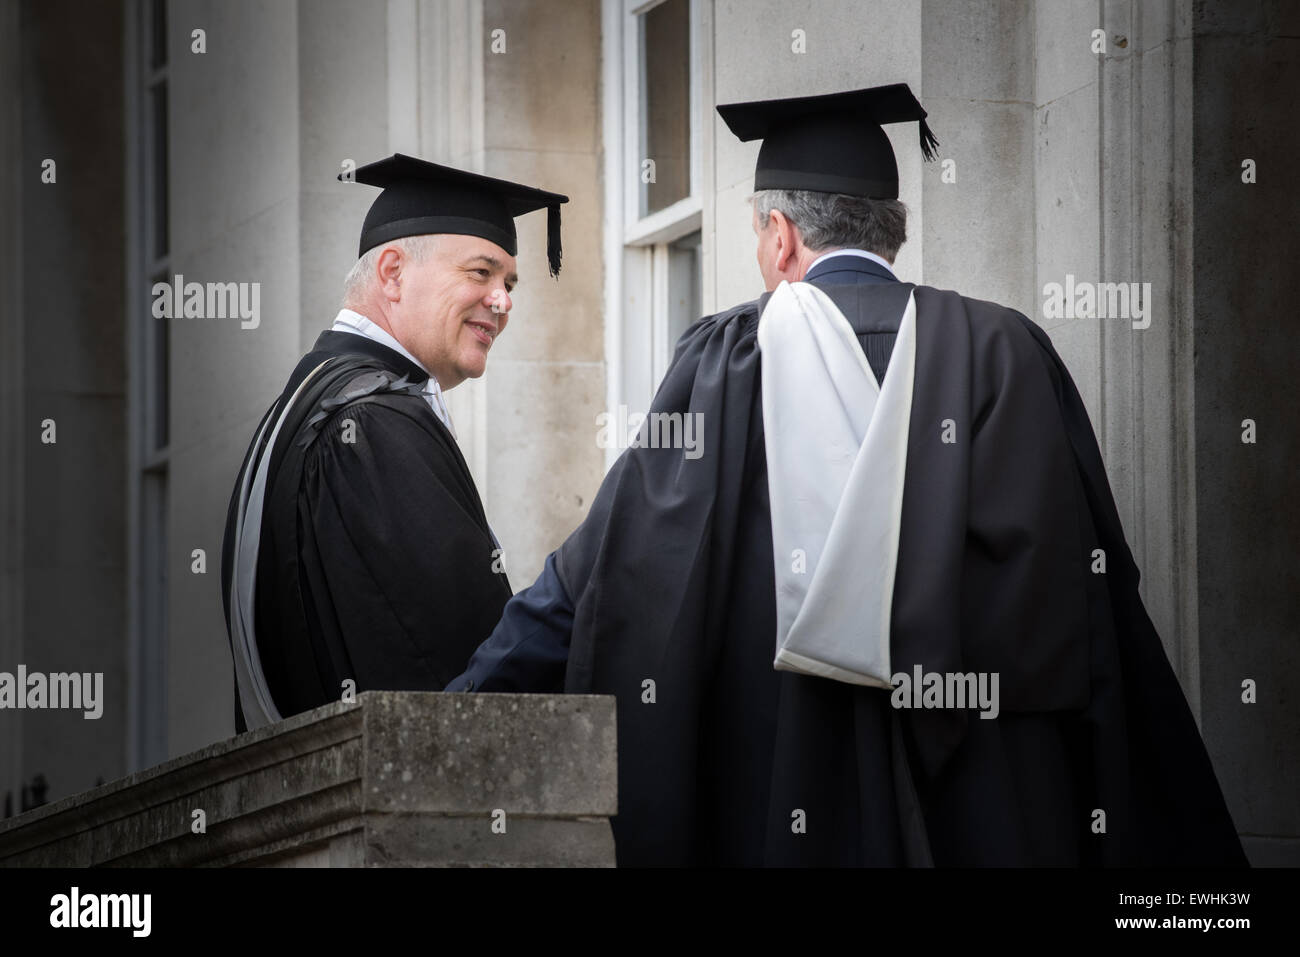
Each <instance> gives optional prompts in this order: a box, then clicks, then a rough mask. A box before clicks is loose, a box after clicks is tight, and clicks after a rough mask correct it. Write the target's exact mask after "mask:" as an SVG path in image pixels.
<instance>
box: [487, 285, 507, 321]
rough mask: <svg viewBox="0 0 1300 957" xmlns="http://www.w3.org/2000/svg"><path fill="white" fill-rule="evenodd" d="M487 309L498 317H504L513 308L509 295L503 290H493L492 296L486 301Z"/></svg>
mask: <svg viewBox="0 0 1300 957" xmlns="http://www.w3.org/2000/svg"><path fill="white" fill-rule="evenodd" d="M487 304H488V308H489V309H491V310H492V311H493V312H494V313H496V314H498V315H505V314H506V313H508V312H509V311H510V310H511V308H512V307H513V306H514V303H513V302H512V301H511V299H510V293H508V292H506V291H505V288H504V287H502V288H499V289H494V290H493V291H492V295H490V296H488V299H487Z"/></svg>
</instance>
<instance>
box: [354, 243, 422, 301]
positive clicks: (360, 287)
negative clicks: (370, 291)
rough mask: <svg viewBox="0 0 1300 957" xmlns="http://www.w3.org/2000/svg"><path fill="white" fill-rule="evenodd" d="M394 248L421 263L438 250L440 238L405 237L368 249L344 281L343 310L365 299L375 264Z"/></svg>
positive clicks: (414, 261)
mask: <svg viewBox="0 0 1300 957" xmlns="http://www.w3.org/2000/svg"><path fill="white" fill-rule="evenodd" d="M394 246H396V247H397V248H398V249H400V250H401V251H402V253H403V255H405V256H406V258H407V259H408V260H410V261H411V262H413V263H421V262H424V261H425V260H426V259H428V258H429V256H430V255H432V254H433V251H434V250H435V249H436V248H437V246H438V237H437V236H436V235H426V236H404V237H402V238H401V239H394V240H392V241H391V242H387V243H380V244H379V245H378V246H375V247H373V248H371V249H367V250H366V251H365V253H364V254H363V255H362V256H361V258H360V259H358V260H357V261H356V262H355V263H353V264H352V268H351V269H349V270H348V274H347V277H346V278H345V279H344V280H343V308H345V309H346V308H347V307H348V306H351V305H356V304H357V303H360V302H361V301H362V299H364V298H365V293H366V289H367V287H368V286H369V285H370V281H371V279H372V278H373V277H374V275H375V264H376V263H377V262H378V261H379V256H380V254H381V253H382V252H383V251H384V250H385V249H389V248H391V247H394Z"/></svg>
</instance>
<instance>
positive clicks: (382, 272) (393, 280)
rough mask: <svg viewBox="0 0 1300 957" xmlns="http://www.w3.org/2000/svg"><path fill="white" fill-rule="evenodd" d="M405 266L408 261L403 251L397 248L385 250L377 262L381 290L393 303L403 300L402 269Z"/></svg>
mask: <svg viewBox="0 0 1300 957" xmlns="http://www.w3.org/2000/svg"><path fill="white" fill-rule="evenodd" d="M405 265H406V259H405V257H404V256H403V255H402V251H401V250H400V249H398V248H397V247H396V246H390V247H388V248H387V249H385V250H384V251H383V252H382V253H380V254H379V259H378V260H376V262H375V272H376V275H377V277H378V280H379V288H380V289H382V290H383V291H384V295H385V296H386V297H387V298H388V299H390V300H391V301H393V302H396V301H397V300H399V299H401V298H402V286H401V279H402V267H403V266H405Z"/></svg>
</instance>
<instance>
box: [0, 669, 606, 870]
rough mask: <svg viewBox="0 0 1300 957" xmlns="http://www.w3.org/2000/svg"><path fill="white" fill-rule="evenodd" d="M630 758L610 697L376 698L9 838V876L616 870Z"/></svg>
mask: <svg viewBox="0 0 1300 957" xmlns="http://www.w3.org/2000/svg"><path fill="white" fill-rule="evenodd" d="M616 744H617V740H616V729H615V709H614V699H613V698H610V697H602V696H594V695H503V694H500V695H499V694H442V693H435V692H396V691H371V692H365V693H363V694H361V695H358V697H357V700H356V703H355V704H344V703H342V702H339V703H336V704H331V705H326V706H325V707H322V708H317V709H316V710H314V711H310V712H306V713H304V714H301V715H296V716H294V717H292V718H289V719H287V720H285V721H282V722H280V723H279V724H276V725H273V726H271V727H267V728H261V729H259V730H257V731H254V732H250V733H248V734H243V735H240V736H238V737H236V738H232V739H231V740H229V741H223V742H221V743H219V744H214V745H211V746H209V747H207V748H203V749H201V750H199V751H195V752H193V753H191V754H188V755H185V756H183V757H179V758H175V759H173V760H171V761H167V762H165V763H163V764H160V765H158V766H157V767H153V768H149V769H147V770H145V771H141V772H138V773H136V774H132V775H130V776H128V777H126V778H123V779H121V780H119V781H114V782H111V783H109V784H106V785H104V786H103V787H99V788H95V789H94V790H91V791H86V792H84V793H82V794H77V795H73V796H72V797H68V798H65V799H63V800H61V801H57V802H55V803H54V804H50V805H46V806H44V807H41V808H37V809H35V810H33V811H30V812H28V813H26V814H23V815H20V816H19V817H16V818H11V819H9V820H7V821H3V822H0V866H7V867H49V866H59V867H69V866H71V867H91V866H132V867H152V866H165V867H192V866H231V865H235V866H248V865H258V864H265V865H267V866H381V867H382V866H426V865H433V866H439V865H453V866H457V865H458V866H465V865H486V866H520V865H524V866H526V865H534V864H539V865H546V866H563V865H567V864H572V865H580V866H593V865H595V866H601V865H612V864H613V863H614V843H613V834H612V831H611V830H610V826H609V818H610V817H611V816H612V815H614V814H615V813H617V810H618V804H617V754H616ZM196 809H201V810H203V812H204V814H205V815H206V826H207V831H206V833H203V834H194V833H192V832H191V824H192V821H193V817H192V815H193V812H194V810H196ZM494 819H495V820H496V829H495V830H494V828H493V823H494ZM503 826H504V832H503V833H499V832H500V831H501V829H502V827H503Z"/></svg>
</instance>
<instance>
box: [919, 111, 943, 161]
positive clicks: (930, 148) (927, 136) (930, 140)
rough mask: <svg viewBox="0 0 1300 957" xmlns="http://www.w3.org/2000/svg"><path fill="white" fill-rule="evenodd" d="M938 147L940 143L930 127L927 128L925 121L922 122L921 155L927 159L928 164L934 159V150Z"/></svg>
mask: <svg viewBox="0 0 1300 957" xmlns="http://www.w3.org/2000/svg"><path fill="white" fill-rule="evenodd" d="M938 145H939V141H938V140H936V139H935V138H934V134H933V133H931V132H930V127H928V126H926V124H925V120H921V155H922V156H924V157H925V159H926V161H927V162H929V161H930V160H932V159H934V157H935V155H936V154H935V152H934V148H935V147H936V146H938Z"/></svg>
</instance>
